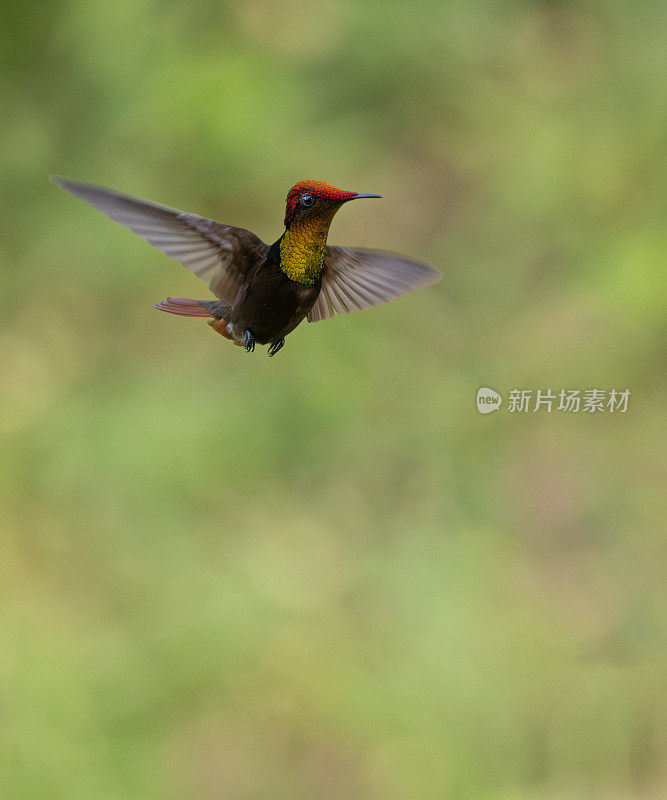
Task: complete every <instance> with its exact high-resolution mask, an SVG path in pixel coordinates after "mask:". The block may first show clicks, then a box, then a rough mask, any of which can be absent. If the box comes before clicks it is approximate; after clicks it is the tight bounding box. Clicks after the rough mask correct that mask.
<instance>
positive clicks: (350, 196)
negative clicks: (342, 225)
mask: <svg viewBox="0 0 667 800" xmlns="http://www.w3.org/2000/svg"><path fill="white" fill-rule="evenodd" d="M362 197H381V195H379V194H362V193H360V192H346V191H344V190H343V189H338V188H336V187H335V186H332V185H331V184H330V183H324V182H323V181H299V183H296V184H294V186H292V188H291V189H290V190H289V192H288V193H287V204H286V208H285V227H286V228H289V227H290V226H291V225H292V224H293V223H299V222H303V223H306V224H307V223H323V224H325V225H327V226H328V224H329V223H330V222H331V220H332V219H333V216H334V214H335V213H336V211H338V209H339V208H340V207H341V205H342V204H343V203H346V202H347V201H348V200H357V199H359V198H362Z"/></svg>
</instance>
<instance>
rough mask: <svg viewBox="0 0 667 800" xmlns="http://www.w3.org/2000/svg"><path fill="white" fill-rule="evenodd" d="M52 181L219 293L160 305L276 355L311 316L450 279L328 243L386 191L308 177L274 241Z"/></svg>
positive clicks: (401, 260) (292, 195)
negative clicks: (340, 219) (359, 207)
mask: <svg viewBox="0 0 667 800" xmlns="http://www.w3.org/2000/svg"><path fill="white" fill-rule="evenodd" d="M51 180H52V181H53V182H54V183H56V184H57V185H58V186H60V187H61V188H62V189H64V190H65V191H66V192H69V193H70V194H72V195H74V196H75V197H78V198H80V199H81V200H84V201H85V202H86V203H88V204H89V205H91V206H93V208H96V209H97V210H98V211H101V212H102V213H103V214H105V215H106V216H107V217H110V218H111V219H112V220H115V221H116V222H120V223H121V224H122V225H125V226H126V227H128V228H129V229H130V230H131V231H133V232H134V233H136V234H137V235H139V236H141V237H142V238H143V239H145V240H146V241H147V242H148V243H149V244H151V245H153V247H155V248H157V249H158V250H161V251H162V252H163V253H165V254H166V255H168V256H170V257H171V258H173V259H175V260H176V261H179V262H180V263H181V264H182V265H183V266H184V267H186V268H187V269H189V270H190V271H191V272H194V274H195V275H197V276H198V277H199V278H202V279H203V280H205V281H207V282H208V285H209V288H210V290H211V292H212V293H213V294H214V295H215V297H216V298H217V299H216V300H192V299H190V298H187V297H168V298H167V299H166V300H163V301H162V302H161V303H156V304H155V305H154V308H157V309H159V310H160V311H166V312H167V313H169V314H177V315H180V316H185V317H210V319H209V321H208V324H209V325H210V326H211V327H212V328H213V329H214V330H215V331H217V333H219V334H220V335H222V336H224V337H225V338H226V339H229V340H230V341H232V342H234V343H235V344H237V345H240V346H242V347H244V348H245V350H246V352H248V353H250V352H253V351H254V349H255V345H256V344H260V345H268V346H269V347H268V354H269V356H274V355H275V354H276V353H277V352H278V351H279V350H280V349H281V348H282V347H283V345H284V344H285V337H286V336H287V335H288V334H290V333H291V332H292V331H293V330H294V329H295V328H296V327H297V325H299V323H300V322H302V320H303V319H304V318H307V319H308V322H318V321H320V320H324V319H328V318H329V317H333V316H334V315H336V314H348V313H350V312H351V311H357V310H361V309H365V308H370V307H372V306H378V305H381V304H382V303H387V302H389V301H390V300H393V299H394V298H396V297H400V296H401V295H403V294H407V293H408V292H411V291H414V290H415V289H419V288H420V287H422V286H428V285H430V284H433V283H435V282H436V281H439V280H440V278H442V274H441V273H440V272H439V271H438V270H436V269H434V268H433V267H432V266H431V265H430V264H427V263H425V262H422V261H416V260H413V259H411V258H405V257H404V256H399V255H395V254H394V253H388V252H384V251H382V250H366V249H360V248H348V247H333V246H331V245H328V244H327V235H328V233H329V226H330V224H331V221H332V219H333V217H334V215H335V213H336V212H337V211H338V209H339V208H340V207H341V206H342V205H343V204H344V203H348V202H349V201H351V200H359V199H362V198H374V197H381V195H379V194H366V193H362V192H347V191H344V190H342V189H338V188H337V187H335V186H332V185H331V184H329V183H324V182H323V181H315V180H304V181H299V183H297V184H295V185H294V186H293V187H292V188H291V189H290V190H289V192H288V194H287V200H286V207H285V220H284V224H285V230H284V232H283V233H282V235H281V236H280V238H279V239H277V241H275V242H274V243H273V244H271V245H268V244H265V243H264V242H263V241H262V240H261V239H260V238H259V237H258V236H256V235H255V234H254V233H252V232H251V231H247V230H245V229H244V228H237V227H234V226H232V225H223V224H221V223H219V222H214V221H213V220H211V219H206V217H200V216H197V215H196V214H188V213H185V212H183V211H178V210H176V209H175V208H170V207H169V206H163V205H159V204H157V203H152V202H150V201H149V200H143V199H141V198H139V197H133V196H132V195H128V194H123V193H121V192H116V191H114V190H112V189H105V188H104V187H101V186H95V185H93V184H88V183H79V182H78V181H73V180H70V179H69V178H62V177H59V176H55V175H54V176H52V178H51Z"/></svg>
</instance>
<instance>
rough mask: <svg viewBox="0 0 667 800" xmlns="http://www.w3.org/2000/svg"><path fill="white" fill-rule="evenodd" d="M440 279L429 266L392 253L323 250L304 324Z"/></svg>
mask: <svg viewBox="0 0 667 800" xmlns="http://www.w3.org/2000/svg"><path fill="white" fill-rule="evenodd" d="M440 278H442V273H440V272H438V270H437V269H434V268H433V267H432V266H431V265H430V264H427V263H426V262H423V261H412V260H411V259H409V258H405V257H404V256H398V255H395V254H394V253H385V252H383V251H382V250H350V249H348V248H347V247H327V250H326V255H325V257H324V270H323V272H322V288H321V290H320V293H319V295H318V297H317V300H316V301H315V305H314V306H313V307H312V308H311V309H310V312H309V314H308V322H319V321H320V320H322V319H328V318H329V317H333V316H334V315H335V314H349V313H350V312H351V311H361V310H362V309H364V308H371V307H372V306H379V305H382V303H388V302H389V301H390V300H393V299H394V298H395V297H400V296H401V295H403V294H407V293H408V292H413V291H414V290H415V289H420V288H421V287H422V286H428V285H429V284H431V283H436V281H439V280H440Z"/></svg>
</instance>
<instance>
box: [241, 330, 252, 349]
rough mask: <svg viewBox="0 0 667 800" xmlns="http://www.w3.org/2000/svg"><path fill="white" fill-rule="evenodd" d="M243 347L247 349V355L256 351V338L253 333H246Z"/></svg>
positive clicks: (248, 331)
mask: <svg viewBox="0 0 667 800" xmlns="http://www.w3.org/2000/svg"><path fill="white" fill-rule="evenodd" d="M243 346H244V347H245V351H246V353H252V352H253V351H254V349H255V337H254V336H253V333H252V331H250V330H247V331H246V332H245V336H244V337H243Z"/></svg>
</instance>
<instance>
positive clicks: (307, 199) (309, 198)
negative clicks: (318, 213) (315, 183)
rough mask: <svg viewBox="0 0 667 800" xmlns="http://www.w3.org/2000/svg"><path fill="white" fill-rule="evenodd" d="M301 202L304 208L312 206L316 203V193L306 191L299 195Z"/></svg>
mask: <svg viewBox="0 0 667 800" xmlns="http://www.w3.org/2000/svg"><path fill="white" fill-rule="evenodd" d="M299 202H300V203H301V205H302V206H303V207H304V208H310V207H311V206H314V205H315V195H313V194H309V193H308V192H306V193H305V194H302V195H301V196H300V197H299Z"/></svg>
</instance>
